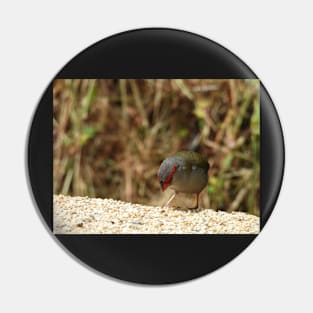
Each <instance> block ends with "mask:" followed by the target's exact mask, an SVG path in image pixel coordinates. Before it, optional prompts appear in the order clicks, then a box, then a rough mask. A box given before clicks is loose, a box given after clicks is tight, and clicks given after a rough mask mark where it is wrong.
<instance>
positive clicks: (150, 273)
mask: <svg viewBox="0 0 313 313" xmlns="http://www.w3.org/2000/svg"><path fill="white" fill-rule="evenodd" d="M55 78H80V79H81V78H238V79H239V78H240V79H244V78H247V79H254V78H257V76H256V75H255V74H254V73H253V72H252V71H251V70H250V69H249V67H248V66H247V65H246V64H244V63H243V62H242V61H241V60H240V59H239V58H238V57H236V56H235V55H234V54H232V53H231V52H230V51H228V50H227V49H225V48H223V47H221V46H220V45H218V44H217V43H215V42H212V41H210V40H208V39H206V38H203V37H200V36H197V35H195V34H191V33H188V32H183V31H177V30H172V29H142V30H135V31H130V32H126V33H122V34H118V35H116V36H112V37H110V38H108V39H105V40H102V41H100V42H98V43H96V44H94V45H93V46H91V47H89V48H88V49H86V50H84V51H83V52H81V53H80V54H79V55H77V56H76V57H74V58H73V59H72V60H71V61H70V62H69V63H68V64H67V65H66V66H65V67H64V68H63V69H62V70H61V71H60V72H59V73H58V74H57V76H56V77H55ZM52 102H53V97H52V82H51V83H50V85H49V86H48V88H47V89H46V91H45V93H44V95H43V97H42V99H41V101H40V103H39V105H38V108H37V111H36V113H35V116H34V119H33V122H32V126H31V130H30V134H29V143H28V169H29V179H30V183H31V186H32V190H33V194H34V198H35V200H36V202H37V205H38V208H39V210H40V212H41V214H42V216H43V218H44V220H45V222H46V223H47V225H48V226H49V228H50V230H51V231H52V226H53V225H52V213H53V195H52V191H53V188H52V184H53V175H52V170H53V142H52V109H53V105H52ZM283 171H284V142H283V136H282V130H281V126H280V122H279V119H278V116H277V113H276V110H275V108H274V105H273V103H272V101H271V99H270V97H269V95H268V93H267V92H266V90H265V89H264V87H263V85H261V199H260V201H261V203H260V207H261V228H263V226H264V224H265V223H266V221H267V219H268V218H269V216H270V214H271V212H272V210H273V207H274V205H275V202H276V200H277V197H278V193H279V190H280V187H281V182H282V177H283ZM56 237H57V239H58V240H59V241H60V242H61V243H62V244H63V245H64V246H65V247H66V248H67V249H68V250H69V251H70V252H71V253H72V254H74V255H75V256H76V257H78V258H79V259H81V260H82V261H83V262H85V263H86V264H88V265H89V266H91V267H93V268H94V269H96V270H98V271H100V272H103V273H105V274H109V275H111V276H113V277H116V278H120V279H123V280H128V281H132V282H138V283H146V284H164V283H174V282H180V281H184V280H188V279H192V278H195V277H199V276H201V275H203V274H206V273H209V272H212V271H214V270H215V269H217V268H218V267H220V266H223V265H224V264H226V263H227V262H229V261H230V260H232V259H233V258H234V257H236V256H237V255H238V254H239V253H240V252H241V251H242V250H244V249H245V248H246V247H247V246H248V245H249V244H250V243H251V241H252V240H253V239H254V238H255V237H256V235H56Z"/></svg>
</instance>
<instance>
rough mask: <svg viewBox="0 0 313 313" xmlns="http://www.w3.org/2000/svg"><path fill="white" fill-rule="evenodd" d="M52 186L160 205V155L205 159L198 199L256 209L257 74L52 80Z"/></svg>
mask: <svg viewBox="0 0 313 313" xmlns="http://www.w3.org/2000/svg"><path fill="white" fill-rule="evenodd" d="M53 109H54V115H53V140H54V167H53V176H54V193H55V194H59V193H61V194H69V195H79V196H85V195H88V196H90V197H95V196H97V197H104V198H114V199H120V200H123V201H129V202H139V203H144V204H155V205H157V204H161V203H162V201H163V199H162V197H161V192H160V189H159V185H158V181H157V178H156V176H157V170H158V167H159V165H160V163H161V161H162V160H163V159H164V158H165V157H167V156H169V155H171V154H174V153H175V152H177V151H179V150H195V151H198V152H200V153H201V154H202V155H203V156H205V157H207V158H208V160H209V163H210V164H211V169H210V171H209V176H210V178H209V182H208V187H207V189H205V191H203V193H202V205H203V206H204V207H210V208H213V209H220V210H227V211H237V210H241V211H245V212H249V213H252V214H259V188H260V182H259V179H260V178H259V176H260V165H259V142H260V99H259V82H258V81H257V80H210V79H201V80H200V79H188V80H182V79H171V80H167V79H145V80H144V79H127V80H125V79H120V80H119V79H103V80H56V81H55V82H54V88H53Z"/></svg>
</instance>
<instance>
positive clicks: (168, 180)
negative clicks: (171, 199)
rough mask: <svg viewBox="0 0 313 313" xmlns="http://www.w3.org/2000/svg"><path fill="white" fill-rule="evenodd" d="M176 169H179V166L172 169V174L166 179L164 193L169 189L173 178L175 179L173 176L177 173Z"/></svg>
mask: <svg viewBox="0 0 313 313" xmlns="http://www.w3.org/2000/svg"><path fill="white" fill-rule="evenodd" d="M176 169H177V166H176V165H174V166H173V167H172V170H171V172H170V173H169V175H168V176H167V177H166V179H165V182H164V184H163V191H164V190H165V189H166V188H167V187H168V185H169V184H170V182H171V180H172V178H173V175H174V173H175V172H176Z"/></svg>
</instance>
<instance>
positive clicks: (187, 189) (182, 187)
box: [171, 165, 208, 193]
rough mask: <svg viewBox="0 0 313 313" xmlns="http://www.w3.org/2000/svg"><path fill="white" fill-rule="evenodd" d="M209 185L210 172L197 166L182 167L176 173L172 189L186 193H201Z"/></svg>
mask: <svg viewBox="0 0 313 313" xmlns="http://www.w3.org/2000/svg"><path fill="white" fill-rule="evenodd" d="M207 183H208V172H207V171H206V170H205V169H203V168H201V167H198V166H196V165H192V166H189V167H188V166H181V167H179V168H178V169H177V171H176V172H175V174H174V176H173V179H172V183H171V188H172V189H174V190H176V191H178V192H184V193H199V192H200V191H201V190H202V189H203V188H204V187H205V186H206V185H207Z"/></svg>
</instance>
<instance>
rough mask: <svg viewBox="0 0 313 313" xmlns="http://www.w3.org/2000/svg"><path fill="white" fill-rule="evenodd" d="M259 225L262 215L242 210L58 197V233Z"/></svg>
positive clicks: (238, 230) (245, 229)
mask: <svg viewBox="0 0 313 313" xmlns="http://www.w3.org/2000/svg"><path fill="white" fill-rule="evenodd" d="M259 227H260V226H259V218H258V217H256V216H254V215H250V214H246V213H240V212H234V213H226V212H222V211H218V212H215V211H213V210H210V209H201V208H199V209H196V210H194V209H193V210H182V209H175V208H171V207H170V208H166V207H156V206H145V205H141V204H133V203H127V202H122V201H116V200H113V199H98V198H88V197H69V196H63V195H57V196H54V232H55V233H56V234H255V233H258V232H259Z"/></svg>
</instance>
